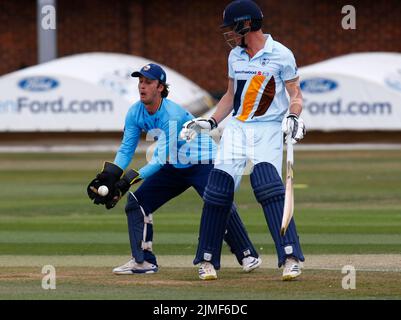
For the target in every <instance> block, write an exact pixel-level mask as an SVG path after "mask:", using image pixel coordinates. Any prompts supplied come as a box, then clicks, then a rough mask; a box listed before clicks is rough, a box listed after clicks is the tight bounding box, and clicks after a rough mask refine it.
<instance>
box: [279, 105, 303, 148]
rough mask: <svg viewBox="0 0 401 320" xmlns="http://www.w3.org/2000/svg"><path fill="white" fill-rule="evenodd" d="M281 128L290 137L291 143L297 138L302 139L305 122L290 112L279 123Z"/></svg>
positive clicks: (295, 141) (296, 140)
mask: <svg viewBox="0 0 401 320" xmlns="http://www.w3.org/2000/svg"><path fill="white" fill-rule="evenodd" d="M281 130H282V131H283V132H284V133H285V134H286V135H287V136H286V139H288V137H291V142H292V144H295V143H297V142H298V141H299V140H301V139H303V137H304V135H305V134H306V129H305V124H304V121H303V120H302V119H301V118H298V116H297V115H296V114H294V113H290V114H289V115H288V116H287V117H286V118H284V119H283V122H282V123H281Z"/></svg>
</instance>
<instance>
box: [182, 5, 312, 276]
mask: <svg viewBox="0 0 401 320" xmlns="http://www.w3.org/2000/svg"><path fill="white" fill-rule="evenodd" d="M262 23H263V13H262V11H261V10H260V8H259V6H258V5H257V4H256V3H255V2H254V1H251V0H236V1H232V2H231V3H230V4H228V5H227V7H226V8H225V10H224V14H223V25H222V26H221V27H222V28H223V29H224V31H226V32H224V33H223V35H224V37H225V38H226V41H227V43H228V44H229V45H230V47H231V48H232V50H231V52H230V55H229V57H228V85H227V91H226V93H225V94H224V95H223V97H222V98H221V99H220V101H219V102H218V104H217V106H216V111H215V113H214V114H213V115H212V118H211V119H196V120H195V121H188V122H187V123H185V124H184V126H183V129H182V131H181V136H182V137H183V138H186V139H188V140H190V139H192V138H194V137H196V133H197V132H199V131H201V130H204V131H207V130H210V129H213V127H215V126H217V124H218V123H220V122H221V121H222V120H223V119H224V118H225V117H227V116H228V115H229V114H230V113H231V114H232V117H231V118H230V120H229V122H228V124H227V126H226V127H225V129H224V133H223V136H222V139H221V142H220V145H219V151H218V154H217V156H216V161H215V167H214V169H213V170H212V171H211V173H210V175H209V181H208V185H207V187H206V191H205V194H204V196H203V199H204V206H203V211H202V218H201V226H200V233H199V243H198V250H197V254H196V257H195V259H194V264H199V276H200V278H201V279H202V280H214V279H217V273H216V270H218V269H219V268H220V254H221V245H222V242H223V235H224V230H225V225H226V223H227V221H228V220H229V218H230V208H231V205H232V203H233V199H234V191H235V190H236V188H237V187H238V185H239V183H240V180H241V177H242V174H243V172H244V168H245V165H246V162H247V160H250V161H251V162H252V163H253V171H252V173H251V175H250V180H251V186H252V189H253V192H254V195H255V198H256V200H257V201H258V202H259V204H260V205H261V207H262V210H263V213H264V216H265V220H266V222H267V225H268V228H269V231H270V234H271V236H272V238H273V241H274V244H275V247H276V252H277V258H278V266H279V267H281V266H283V267H284V268H283V275H282V280H285V281H286V280H292V279H295V278H297V277H298V276H299V275H300V274H301V262H303V261H304V256H303V253H302V249H301V245H300V242H299V237H298V233H297V230H296V226H295V221H294V219H292V220H291V222H290V224H289V227H288V230H287V232H286V234H285V236H283V237H282V236H281V235H280V228H281V221H282V217H283V207H284V196H285V188H284V185H283V182H282V179H281V169H282V168H281V167H282V153H283V133H285V134H286V138H287V139H291V140H290V141H289V142H291V143H296V142H297V141H299V140H301V139H302V138H303V136H304V134H305V126H304V123H303V120H302V119H301V118H300V114H301V111H302V94H301V89H300V86H299V77H298V73H297V66H296V63H295V58H294V55H293V53H292V52H291V51H290V50H289V49H288V48H286V47H285V46H284V45H282V44H281V43H279V42H278V41H276V40H274V39H273V37H272V36H271V35H270V34H264V33H263V32H262ZM286 92H287V93H288V95H289V100H290V101H288V99H287V96H286ZM210 123H213V125H214V126H213V127H212V126H210V125H209V124H210ZM216 194H218V197H216Z"/></svg>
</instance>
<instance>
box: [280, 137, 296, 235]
mask: <svg viewBox="0 0 401 320" xmlns="http://www.w3.org/2000/svg"><path fill="white" fill-rule="evenodd" d="M287 141H288V142H287V172H286V181H285V198H284V210H283V219H282V222H281V228H280V234H281V236H282V237H284V235H285V233H286V231H287V228H288V225H289V224H290V222H291V219H292V217H293V215H294V172H293V163H294V150H293V145H292V143H291V142H290V139H288V140H287Z"/></svg>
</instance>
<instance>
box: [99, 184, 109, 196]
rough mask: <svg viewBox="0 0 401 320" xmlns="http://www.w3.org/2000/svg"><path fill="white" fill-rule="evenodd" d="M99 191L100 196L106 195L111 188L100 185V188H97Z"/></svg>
mask: <svg viewBox="0 0 401 320" xmlns="http://www.w3.org/2000/svg"><path fill="white" fill-rule="evenodd" d="M97 193H98V194H99V195H100V196H102V197H105V196H107V194H108V193H109V188H107V187H106V186H100V187H99V189H97Z"/></svg>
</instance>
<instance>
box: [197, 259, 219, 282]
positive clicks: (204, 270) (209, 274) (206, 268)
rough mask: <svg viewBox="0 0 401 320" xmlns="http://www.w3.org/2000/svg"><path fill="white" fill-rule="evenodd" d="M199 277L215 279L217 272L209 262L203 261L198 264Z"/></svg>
mask: <svg viewBox="0 0 401 320" xmlns="http://www.w3.org/2000/svg"><path fill="white" fill-rule="evenodd" d="M199 278H200V279H202V280H216V279H217V273H216V270H215V269H214V266H213V265H212V264H211V263H210V262H206V261H203V262H201V263H200V265H199Z"/></svg>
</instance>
